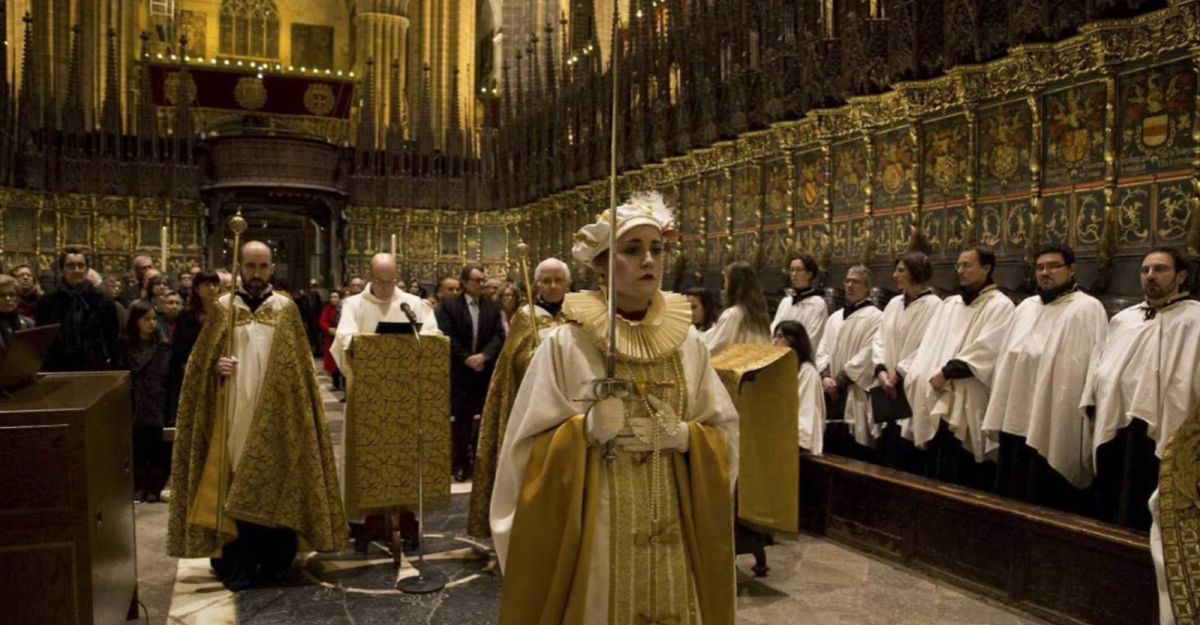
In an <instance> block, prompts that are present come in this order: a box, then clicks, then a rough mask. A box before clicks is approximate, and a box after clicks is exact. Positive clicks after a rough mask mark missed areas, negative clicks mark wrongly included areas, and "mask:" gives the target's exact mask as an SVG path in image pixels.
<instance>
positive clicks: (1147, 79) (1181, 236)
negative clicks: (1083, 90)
mask: <svg viewBox="0 0 1200 625" xmlns="http://www.w3.org/2000/svg"><path fill="white" fill-rule="evenodd" d="M1190 65H1191V64H1190V63H1187V62H1175V63H1169V64H1166V65H1159V66H1155V67H1150V68H1142V69H1138V70H1135V71H1132V72H1129V73H1126V74H1122V75H1121V76H1120V78H1119V83H1118V84H1119V88H1118V93H1120V106H1119V113H1118V118H1119V120H1120V122H1119V134H1118V136H1119V141H1120V150H1119V154H1120V159H1119V161H1118V163H1119V171H1120V176H1119V179H1118V185H1119V186H1118V194H1117V195H1118V198H1119V207H1120V208H1119V213H1118V216H1119V219H1120V225H1121V228H1120V230H1119V239H1118V244H1119V245H1121V246H1122V251H1134V250H1136V249H1139V248H1145V247H1148V246H1151V245H1181V244H1183V243H1184V242H1185V240H1186V238H1187V233H1188V224H1189V220H1190V219H1191V214H1192V207H1191V203H1190V202H1189V201H1188V200H1189V198H1190V197H1191V196H1192V188H1191V186H1192V185H1191V176H1192V167H1191V161H1192V159H1193V158H1195V147H1196V145H1195V140H1194V137H1193V135H1192V131H1193V127H1194V124H1195V123H1196V119H1195V113H1194V111H1193V105H1194V103H1195V101H1196V74H1195V72H1194V70H1193V69H1192V67H1191V66H1190Z"/></svg>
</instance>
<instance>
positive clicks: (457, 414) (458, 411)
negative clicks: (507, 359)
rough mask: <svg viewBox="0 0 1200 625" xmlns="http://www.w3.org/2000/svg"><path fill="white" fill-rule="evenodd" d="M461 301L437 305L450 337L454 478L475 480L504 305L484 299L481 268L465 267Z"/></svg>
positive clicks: (501, 339)
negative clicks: (478, 442) (479, 435)
mask: <svg viewBox="0 0 1200 625" xmlns="http://www.w3.org/2000/svg"><path fill="white" fill-rule="evenodd" d="M460 281H461V282H462V286H463V293H462V295H461V296H459V297H456V298H454V299H448V300H445V301H443V302H442V304H441V305H440V306H438V310H437V319H438V325H439V326H441V328H442V331H443V332H445V333H446V335H447V336H449V337H450V391H451V394H450V411H451V412H452V413H453V415H454V420H453V426H452V427H451V442H452V456H453V460H452V464H453V468H454V479H456V480H458V481H460V482H462V481H466V480H467V479H468V478H469V476H470V475H471V472H472V470H473V469H474V467H473V466H472V464H473V461H474V458H475V450H474V448H475V437H476V434H475V432H476V427H477V426H476V423H477V421H476V420H477V419H478V418H479V415H480V414H481V413H482V412H483V403H484V400H485V399H486V398H487V392H488V385H489V384H491V380H492V370H493V369H494V368H495V361H496V357H497V356H499V355H500V349H501V348H502V347H504V324H503V323H502V322H501V319H500V306H499V304H497V303H496V302H494V301H492V300H489V299H485V298H484V297H483V287H484V284H485V283H486V282H487V275H486V274H485V273H484V272H483V268H482V267H480V266H478V265H467V266H466V267H463V270H462V273H461V274H460Z"/></svg>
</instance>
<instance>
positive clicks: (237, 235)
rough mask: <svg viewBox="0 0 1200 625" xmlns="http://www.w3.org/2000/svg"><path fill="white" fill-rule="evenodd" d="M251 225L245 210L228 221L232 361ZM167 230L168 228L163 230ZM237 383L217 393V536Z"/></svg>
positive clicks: (224, 384)
mask: <svg viewBox="0 0 1200 625" xmlns="http://www.w3.org/2000/svg"><path fill="white" fill-rule="evenodd" d="M247 226H248V224H247V223H246V220H245V218H243V217H242V209H240V208H239V209H238V212H237V214H236V215H234V216H233V217H231V218H230V219H229V230H230V231H231V232H233V263H232V264H231V265H230V273H231V274H232V275H233V284H232V286H231V287H230V289H229V321H228V327H227V328H226V330H227V331H228V334H227V335H226V337H225V345H224V348H223V349H222V356H223V357H225V358H230V357H232V356H233V354H234V349H235V348H236V347H237V344H236V342H235V340H234V328H235V327H236V326H235V323H234V321H235V319H236V317H237V314H236V313H237V307H236V306H234V300H235V299H236V298H237V285H238V276H239V275H240V273H241V267H240V261H239V260H238V255H239V252H241V246H242V234H243V233H245V232H246V228H247ZM164 230H165V228H164ZM235 381H236V378H235V377H234V376H229V377H227V378H222V379H221V385H220V387H219V391H218V393H217V422H218V423H219V424H220V425H221V440H220V441H219V443H220V445H221V450H220V455H219V458H220V465H219V467H220V469H219V470H218V478H217V536H218V538H219V537H220V535H221V521H222V516H223V515H224V513H225V496H226V492H225V488H226V487H225V477H226V474H227V465H228V464H229V463H228V462H227V460H226V458H225V454H226V453H227V452H228V450H229V398H230V397H231V396H233V392H232V390H231V386H232V385H233V384H234V382H235Z"/></svg>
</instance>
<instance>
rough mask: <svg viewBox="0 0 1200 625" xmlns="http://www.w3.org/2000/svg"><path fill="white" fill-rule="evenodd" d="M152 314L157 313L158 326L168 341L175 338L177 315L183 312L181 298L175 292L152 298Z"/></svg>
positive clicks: (167, 292)
mask: <svg viewBox="0 0 1200 625" xmlns="http://www.w3.org/2000/svg"><path fill="white" fill-rule="evenodd" d="M154 312H155V313H157V315H156V316H157V317H158V325H159V327H161V328H162V331H163V334H165V335H166V336H167V338H168V339H171V338H174V337H175V328H176V326H177V325H178V323H179V313H181V312H183V298H182V297H180V295H179V293H176V292H175V291H166V292H164V293H163V294H162V295H159V296H158V297H156V298H154Z"/></svg>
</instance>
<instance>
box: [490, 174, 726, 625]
mask: <svg viewBox="0 0 1200 625" xmlns="http://www.w3.org/2000/svg"><path fill="white" fill-rule="evenodd" d="M643 197H644V196H643ZM608 215H609V213H605V214H604V215H603V216H601V218H600V219H599V220H598V221H597V223H595V224H590V225H588V226H585V227H584V228H583V230H582V231H581V232H580V236H579V237H577V240H576V244H575V249H574V254H575V257H576V258H577V259H579V260H580V261H581V262H586V263H588V264H590V265H592V266H593V267H596V268H597V270H598V271H601V272H602V273H603V272H604V271H606V270H607V267H608V263H607V261H608V258H607V257H608V254H609V253H612V254H614V255H615V259H614V263H615V266H616V269H615V273H614V275H613V283H614V284H615V294H614V295H615V300H616V301H615V305H616V308H617V311H618V313H619V314H618V317H617V335H616V348H617V354H616V358H617V369H616V374H617V375H618V376H620V377H625V378H626V379H633V380H635V381H643V382H646V383H647V387H646V388H647V391H648V393H649V394H648V395H647V396H644V397H642V398H638V397H633V398H630V399H628V400H623V399H620V398H616V397H613V398H608V399H604V400H601V401H598V402H594V401H589V400H587V399H581V398H583V397H585V393H587V392H588V390H587V389H588V388H589V387H590V385H589V382H590V381H592V380H596V379H601V378H604V377H605V376H606V371H605V360H606V358H605V353H606V352H607V346H608V345H609V334H608V327H609V326H608V314H607V312H608V305H607V302H606V297H605V295H604V293H603V292H585V293H577V294H571V295H568V296H567V298H566V303H565V304H564V306H563V311H562V315H563V317H564V318H565V319H567V320H569V323H565V324H562V325H559V326H558V327H556V328H555V329H554V330H552V331H551V332H550V334H549V335H548V336H547V337H546V340H545V342H543V343H542V344H541V346H540V347H539V348H538V350H537V352H536V353H535V354H534V356H533V360H532V361H531V362H530V364H529V369H528V371H527V372H526V374H525V380H524V382H523V383H522V385H521V389H520V391H519V392H518V395H517V399H516V402H515V403H514V405H513V410H512V414H511V416H510V419H509V422H508V428H507V433H506V434H505V437H504V445H503V446H502V448H501V450H500V460H499V465H498V468H497V473H496V485H495V488H494V490H493V495H492V508H491V524H492V535H493V539H494V541H495V546H496V554H497V556H498V559H499V562H500V565H501V567H502V568H503V571H504V586H503V592H502V596H501V606H500V619H499V622H500V624H501V625H525V624H528V623H575V624H581V623H582V624H585V625H601V624H609V625H634V624H636V623H646V622H671V623H679V624H680V625H683V624H685V623H698V622H703V623H704V625H733V622H734V603H735V600H734V586H735V579H734V554H733V510H732V505H733V504H732V489H733V485H734V481H735V480H736V477H737V457H738V414H737V410H736V408H735V407H734V405H733V401H732V400H731V399H730V397H729V394H728V393H727V392H726V390H725V387H724V385H723V384H722V383H721V381H720V378H719V377H718V376H717V373H716V371H715V370H714V369H713V368H712V365H711V364H710V361H709V356H708V349H707V348H706V347H705V345H704V343H703V341H702V340H701V338H700V335H699V333H698V332H696V330H695V329H694V328H693V327H692V324H691V311H690V308H689V305H688V302H687V299H686V298H685V297H684V296H682V295H677V294H671V293H663V292H662V291H660V290H659V283H660V280H661V276H662V262H663V238H664V236H669V233H671V232H673V231H674V228H673V220H672V218H671V216H670V213H669V211H668V210H667V209H666V207H665V206H664V205H663V204H662V200H661V198H660V197H659V196H657V195H656V194H655V195H651V196H650V197H649V198H647V199H639V198H634V199H632V200H631V201H630V204H624V205H621V206H620V207H618V208H617V210H616V220H615V221H616V229H617V233H618V241H617V248H616V249H615V250H609V249H608V240H609V233H608V228H609V227H611V226H610V222H609V221H608ZM645 276H650V279H649V280H643V279H642V278H644V277H645ZM655 383H658V384H655ZM663 383H669V384H663ZM655 432H657V434H655ZM645 441H650V442H649V443H647V442H645ZM654 449H657V450H658V451H654ZM655 485H656V486H655ZM585 486H586V487H585ZM655 510H657V514H658V519H657V520H656V519H654V514H655V513H654V511H655ZM696 541H699V542H696ZM652 562H653V563H654V564H653V566H652V565H651V563H652Z"/></svg>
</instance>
